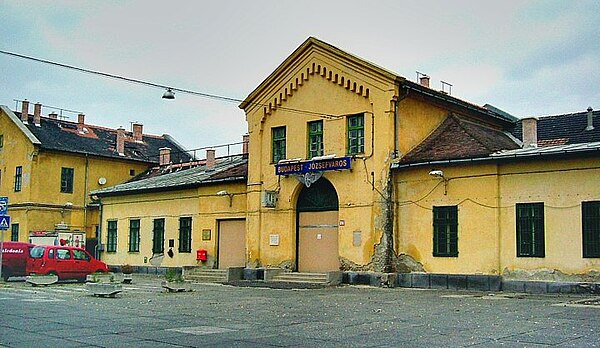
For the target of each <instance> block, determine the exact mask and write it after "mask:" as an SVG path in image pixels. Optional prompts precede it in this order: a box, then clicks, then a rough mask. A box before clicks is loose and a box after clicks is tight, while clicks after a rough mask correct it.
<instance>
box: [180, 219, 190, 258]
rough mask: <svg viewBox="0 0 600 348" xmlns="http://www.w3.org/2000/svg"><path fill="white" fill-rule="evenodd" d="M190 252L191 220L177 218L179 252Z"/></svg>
mask: <svg viewBox="0 0 600 348" xmlns="http://www.w3.org/2000/svg"><path fill="white" fill-rule="evenodd" d="M191 251H192V218H191V217H189V216H188V217H182V218H179V252H180V253H189V252H191Z"/></svg>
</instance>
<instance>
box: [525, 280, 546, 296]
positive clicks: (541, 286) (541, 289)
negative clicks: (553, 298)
mask: <svg viewBox="0 0 600 348" xmlns="http://www.w3.org/2000/svg"><path fill="white" fill-rule="evenodd" d="M524 283H525V292H526V293H528V294H546V293H548V283H547V282H535V281H527V282H524Z"/></svg>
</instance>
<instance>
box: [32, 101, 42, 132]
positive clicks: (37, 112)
mask: <svg viewBox="0 0 600 348" xmlns="http://www.w3.org/2000/svg"><path fill="white" fill-rule="evenodd" d="M41 122H42V104H40V103H35V104H34V105H33V123H34V124H35V125H36V126H38V127H41Z"/></svg>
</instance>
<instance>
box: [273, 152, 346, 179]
mask: <svg viewBox="0 0 600 348" xmlns="http://www.w3.org/2000/svg"><path fill="white" fill-rule="evenodd" d="M351 168H352V157H348V156H346V157H334V158H326V159H315V160H310V161H298V162H284V163H278V164H276V165H275V174H276V175H293V174H306V173H316V172H324V171H329V170H342V169H351Z"/></svg>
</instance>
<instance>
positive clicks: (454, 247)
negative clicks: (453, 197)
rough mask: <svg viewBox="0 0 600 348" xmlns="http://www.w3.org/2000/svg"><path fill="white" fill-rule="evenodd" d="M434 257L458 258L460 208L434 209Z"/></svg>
mask: <svg viewBox="0 0 600 348" xmlns="http://www.w3.org/2000/svg"><path fill="white" fill-rule="evenodd" d="M433 256H446V257H447V256H458V207H457V206H456V205H452V206H443V207H433Z"/></svg>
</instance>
